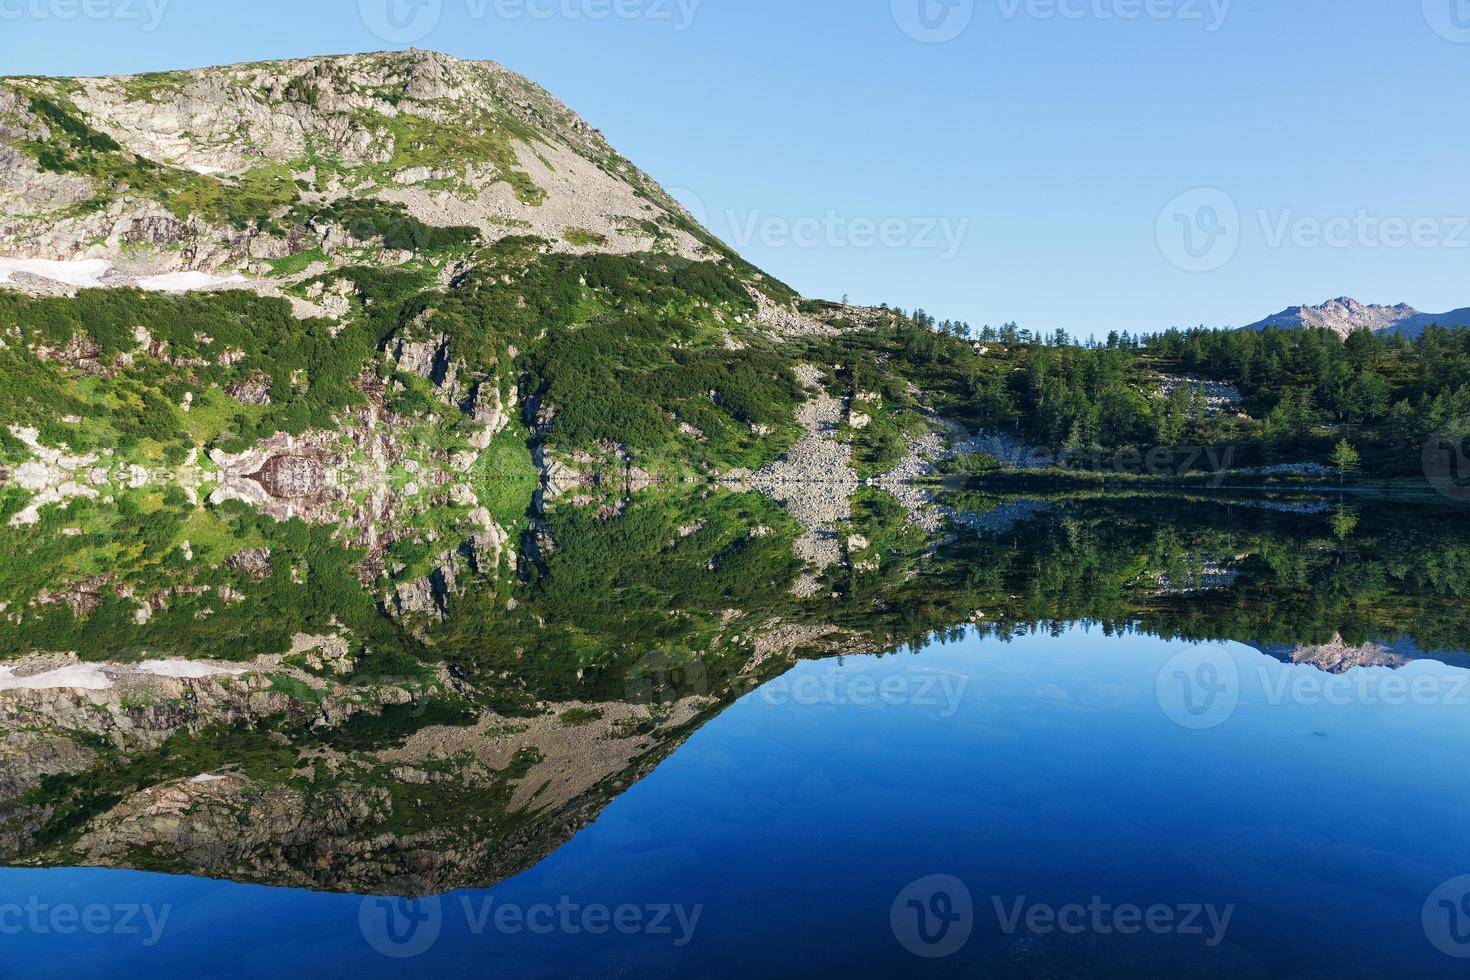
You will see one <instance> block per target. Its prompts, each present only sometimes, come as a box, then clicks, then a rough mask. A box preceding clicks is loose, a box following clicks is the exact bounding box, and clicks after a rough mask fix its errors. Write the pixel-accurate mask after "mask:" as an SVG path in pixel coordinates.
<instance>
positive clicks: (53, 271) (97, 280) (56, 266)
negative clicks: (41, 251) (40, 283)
mask: <svg viewBox="0 0 1470 980" xmlns="http://www.w3.org/2000/svg"><path fill="white" fill-rule="evenodd" d="M111 271H112V263H111V262H109V261H107V260H106V259H77V260H75V261H70V262H58V261H55V260H52V259H6V258H0V282H10V277H11V276H13V275H15V273H17V272H29V273H30V274H31V275H34V276H42V277H44V278H46V279H50V280H52V281H53V282H60V283H65V284H66V285H68V286H78V287H86V288H94V289H95V288H99V287H101V285H102V277H103V276H105V275H107V273H109V272H111Z"/></svg>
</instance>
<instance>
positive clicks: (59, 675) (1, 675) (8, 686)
mask: <svg viewBox="0 0 1470 980" xmlns="http://www.w3.org/2000/svg"><path fill="white" fill-rule="evenodd" d="M112 683H113V682H112V678H111V677H108V676H107V675H106V674H104V673H103V672H102V668H101V666H99V665H98V664H72V665H70V666H68V667H59V668H57V669H56V670H48V671H46V672H45V673H42V674H32V675H31V676H29V677H16V676H15V671H14V669H13V668H11V667H0V691H52V690H57V689H59V688H71V689H73V690H78V691H105V690H107V689H108V688H110V687H112Z"/></svg>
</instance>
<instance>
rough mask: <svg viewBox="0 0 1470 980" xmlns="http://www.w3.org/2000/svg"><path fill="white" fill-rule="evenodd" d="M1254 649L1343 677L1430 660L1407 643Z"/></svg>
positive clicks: (1339, 639) (1339, 640) (1341, 642)
mask: <svg viewBox="0 0 1470 980" xmlns="http://www.w3.org/2000/svg"><path fill="white" fill-rule="evenodd" d="M1256 649H1258V650H1260V651H1261V652H1262V653H1264V654H1266V655H1267V656H1269V657H1273V658H1275V659H1276V660H1280V661H1281V662H1283V663H1293V664H1309V665H1310V666H1313V667H1316V668H1317V669H1318V670H1322V671H1325V672H1326V673H1329V674H1345V673H1347V672H1348V671H1350V670H1354V669H1356V668H1358V667H1388V668H1390V669H1392V670H1397V669H1399V668H1400V667H1404V666H1407V665H1408V664H1409V663H1412V662H1413V661H1415V660H1419V659H1423V658H1425V657H1426V656H1431V655H1428V654H1425V653H1424V652H1423V651H1421V650H1419V649H1418V648H1417V647H1415V646H1414V644H1413V643H1410V642H1408V641H1400V642H1397V643H1393V644H1390V645H1389V646H1384V645H1382V644H1379V643H1364V644H1362V645H1361V646H1353V645H1350V644H1348V643H1346V642H1344V640H1343V638H1342V637H1341V636H1336V637H1333V639H1332V641H1331V642H1330V643H1324V644H1322V645H1320V646H1314V645H1308V646H1299V647H1287V646H1279V645H1278V646H1261V647H1257V648H1256ZM1432 656H1434V659H1444V655H1442V654H1438V655H1432ZM1452 659H1453V658H1452Z"/></svg>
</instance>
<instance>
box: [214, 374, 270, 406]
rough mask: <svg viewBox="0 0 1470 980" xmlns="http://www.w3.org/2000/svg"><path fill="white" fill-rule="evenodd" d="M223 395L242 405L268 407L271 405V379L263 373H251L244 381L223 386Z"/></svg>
mask: <svg viewBox="0 0 1470 980" xmlns="http://www.w3.org/2000/svg"><path fill="white" fill-rule="evenodd" d="M225 394H227V395H229V396H230V397H231V398H233V399H235V400H236V401H238V402H240V404H242V405H269V404H270V403H271V378H270V375H268V374H266V373H265V372H264V371H255V372H252V373H251V375H250V377H248V378H246V379H245V380H244V381H236V382H234V383H233V384H229V385H226V386H225Z"/></svg>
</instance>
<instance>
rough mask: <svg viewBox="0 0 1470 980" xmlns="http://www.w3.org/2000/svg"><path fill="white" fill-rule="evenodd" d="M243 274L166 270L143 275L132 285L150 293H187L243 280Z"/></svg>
mask: <svg viewBox="0 0 1470 980" xmlns="http://www.w3.org/2000/svg"><path fill="white" fill-rule="evenodd" d="M244 281H245V277H244V276H228V277H222V276H212V275H210V274H209V273H207V272H168V273H165V274H163V275H161V276H144V277H143V278H142V279H138V280H135V281H134V282H133V283H132V285H134V286H137V287H138V288H139V289H145V290H147V291H148V292H151V293H187V292H189V291H191V290H195V289H212V288H213V287H215V286H223V285H226V284H229V283H236V282H244Z"/></svg>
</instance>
